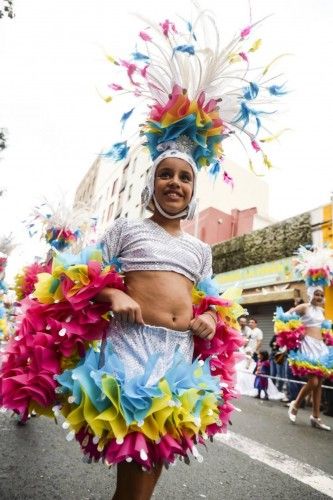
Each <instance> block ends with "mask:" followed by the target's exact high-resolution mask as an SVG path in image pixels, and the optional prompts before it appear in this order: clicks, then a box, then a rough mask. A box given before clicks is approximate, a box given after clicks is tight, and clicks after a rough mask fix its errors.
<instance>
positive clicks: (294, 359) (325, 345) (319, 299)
mask: <svg viewBox="0 0 333 500" xmlns="http://www.w3.org/2000/svg"><path fill="white" fill-rule="evenodd" d="M296 270H297V271H298V272H299V273H300V274H301V275H302V277H303V279H304V280H305V282H306V285H307V293H308V302H307V303H304V304H299V305H298V306H296V307H294V308H292V309H290V311H288V313H284V312H283V310H282V309H281V308H278V309H277V312H276V316H275V331H276V334H277V343H278V344H279V345H280V346H281V347H283V346H284V347H287V349H288V350H289V351H290V352H289V356H288V363H289V365H290V367H291V370H292V372H293V374H294V375H296V376H298V377H306V378H307V383H306V385H304V386H303V387H302V389H301V390H300V392H299V394H298V396H297V398H296V400H295V401H292V402H291V403H290V405H289V410H288V415H289V419H290V421H291V422H293V423H295V422H296V417H297V411H298V409H299V408H300V405H301V403H302V401H303V399H304V398H305V397H306V396H307V395H308V394H310V393H312V405H313V409H312V415H311V416H310V423H311V425H312V426H313V427H315V428H317V429H322V430H326V431H330V430H331V428H330V427H329V426H328V425H325V424H324V423H323V422H322V421H321V419H320V402H321V386H322V382H323V380H324V379H328V380H333V335H332V330H331V322H330V321H328V320H325V316H324V310H323V305H324V287H325V286H330V285H331V284H332V278H333V274H332V272H333V251H332V249H330V248H313V249H311V250H309V249H307V248H305V247H300V249H299V251H298V254H297V258H296Z"/></svg>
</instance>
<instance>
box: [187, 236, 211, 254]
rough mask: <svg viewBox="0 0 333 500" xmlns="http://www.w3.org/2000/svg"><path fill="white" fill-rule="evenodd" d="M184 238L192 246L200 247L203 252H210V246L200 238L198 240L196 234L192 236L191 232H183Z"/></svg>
mask: <svg viewBox="0 0 333 500" xmlns="http://www.w3.org/2000/svg"><path fill="white" fill-rule="evenodd" d="M184 235H185V238H186V239H187V240H188V241H190V242H191V244H192V245H193V246H196V247H199V248H201V249H202V251H203V253H204V254H207V253H211V247H210V245H208V243H205V242H204V241H202V240H199V238H197V237H196V236H193V235H192V234H189V233H186V232H184Z"/></svg>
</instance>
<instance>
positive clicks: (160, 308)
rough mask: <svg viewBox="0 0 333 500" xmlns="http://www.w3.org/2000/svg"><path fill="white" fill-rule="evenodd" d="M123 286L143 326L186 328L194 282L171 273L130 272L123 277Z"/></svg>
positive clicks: (190, 310) (190, 315) (187, 327)
mask: <svg viewBox="0 0 333 500" xmlns="http://www.w3.org/2000/svg"><path fill="white" fill-rule="evenodd" d="M125 283H126V286H127V293H128V295H129V296H130V297H131V298H132V299H133V300H135V301H136V302H137V303H138V304H139V305H140V307H141V312H142V317H143V320H144V322H145V324H146V325H153V326H164V327H165V328H170V329H173V330H180V331H185V330H188V329H189V322H190V321H191V319H192V293H191V292H192V288H193V283H192V281H190V280H189V279H188V278H186V277H185V276H183V275H181V274H178V273H175V272H171V271H131V272H128V273H126V274H125Z"/></svg>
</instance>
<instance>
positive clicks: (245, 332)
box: [238, 316, 251, 348]
mask: <svg viewBox="0 0 333 500" xmlns="http://www.w3.org/2000/svg"><path fill="white" fill-rule="evenodd" d="M238 323H239V325H240V328H241V334H242V337H243V338H244V339H245V345H244V348H246V345H247V343H248V340H249V336H250V333H251V330H250V328H249V326H248V324H247V317H246V316H240V317H239V318H238Z"/></svg>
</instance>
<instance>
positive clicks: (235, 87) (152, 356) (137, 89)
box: [2, 11, 284, 499]
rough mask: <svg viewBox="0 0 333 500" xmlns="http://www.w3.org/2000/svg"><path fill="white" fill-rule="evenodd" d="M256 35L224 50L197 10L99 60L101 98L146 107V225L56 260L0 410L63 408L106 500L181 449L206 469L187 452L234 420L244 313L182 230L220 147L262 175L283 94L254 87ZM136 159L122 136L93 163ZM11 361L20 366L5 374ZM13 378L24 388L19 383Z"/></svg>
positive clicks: (135, 491) (148, 488) (210, 22)
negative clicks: (114, 469)
mask: <svg viewBox="0 0 333 500" xmlns="http://www.w3.org/2000/svg"><path fill="white" fill-rule="evenodd" d="M254 28H255V25H254V24H253V25H250V26H247V27H245V28H244V29H243V30H242V31H241V32H240V33H239V35H237V36H236V37H235V38H234V39H233V40H232V41H231V42H230V44H228V46H226V47H221V46H220V40H219V30H218V29H217V27H216V26H215V22H214V18H213V15H212V14H210V13H209V12H208V11H204V12H199V15H198V18H197V19H196V20H195V22H194V23H193V24H192V23H189V22H188V23H187V22H185V23H184V22H183V21H181V23H180V28H178V27H177V26H176V25H175V24H174V23H173V22H171V21H169V20H165V21H163V22H162V23H160V24H159V25H154V26H152V27H151V28H148V29H145V31H141V32H140V34H139V37H140V41H141V42H142V43H144V45H145V47H144V49H143V52H139V51H138V50H136V51H135V52H134V53H133V54H132V56H131V60H130V61H125V60H123V59H119V60H116V59H114V58H112V57H111V56H109V60H110V61H111V62H112V63H113V64H115V66H116V68H117V69H119V70H121V69H123V70H124V71H125V74H126V84H122V83H118V82H115V83H111V84H110V85H109V87H110V88H111V89H112V90H114V91H115V92H116V93H117V92H120V93H127V95H128V93H129V92H130V93H131V94H132V95H133V97H134V98H135V99H140V98H142V101H143V102H144V103H146V104H148V105H149V115H148V118H147V116H145V124H144V125H143V127H142V128H141V130H140V137H141V139H143V141H144V146H145V147H146V148H147V147H148V150H149V153H150V156H151V160H152V162H153V164H152V167H151V171H150V177H149V181H148V184H147V186H146V188H145V189H144V192H143V197H142V200H143V205H144V206H145V207H146V208H148V209H150V210H151V211H152V214H153V215H152V217H151V218H148V219H145V220H143V221H142V220H140V221H127V220H126V219H118V220H116V221H115V223H114V224H113V225H112V226H111V228H110V229H109V230H108V231H107V232H106V234H105V236H104V237H103V256H104V260H103V262H101V255H100V252H99V250H98V249H97V250H96V249H95V250H86V251H85V252H82V253H81V254H80V255H76V256H73V255H57V256H56V258H55V259H54V260H53V263H52V269H51V272H50V273H45V275H44V276H40V278H39V281H38V283H37V286H36V290H35V297H36V301H37V303H36V304H34V305H33V306H32V307H31V309H30V312H29V315H30V316H29V319H30V321H29V330H28V329H25V328H24V326H23V327H22V328H21V331H20V333H21V334H22V339H21V338H19V339H18V342H17V343H16V344H15V345H12V346H11V350H10V351H8V356H7V360H6V373H4V375H3V376H2V400H3V403H4V405H5V406H6V407H10V408H13V409H16V410H17V411H20V412H26V411H27V408H31V407H33V408H34V409H36V411H38V412H39V413H45V414H48V415H50V414H52V412H53V413H54V414H55V415H56V414H57V413H59V411H61V413H62V414H63V416H64V417H65V419H66V421H65V422H64V424H63V427H64V428H66V429H68V430H69V432H68V435H67V439H68V440H70V439H73V438H74V437H75V438H76V439H77V440H78V441H79V442H80V445H81V447H82V451H83V453H84V454H85V455H86V457H87V460H92V459H93V460H99V459H101V460H102V461H104V462H105V463H106V464H108V465H111V464H118V477H117V489H116V493H115V496H114V498H115V499H123V498H140V499H148V498H150V497H151V495H152V492H153V489H154V487H155V484H156V482H157V480H158V477H159V475H160V473H161V469H162V465H163V464H164V465H166V466H168V464H170V463H173V462H174V460H175V458H176V457H177V456H180V457H182V458H183V459H184V460H185V462H186V463H188V461H189V454H192V455H193V456H194V457H195V458H197V459H198V460H199V461H202V457H201V455H200V453H199V451H198V449H197V447H196V445H197V444H200V443H204V440H205V439H206V438H207V437H210V438H213V436H214V435H215V434H216V433H218V432H222V431H223V430H225V429H226V425H227V423H228V421H229V420H230V413H231V411H232V409H233V407H232V405H231V402H230V399H231V398H233V397H235V392H234V380H233V379H234V372H235V369H234V365H235V362H236V360H237V353H236V354H235V351H237V350H238V349H239V348H240V346H241V345H242V339H241V337H240V335H239V333H238V331H237V318H238V317H239V316H240V315H241V314H242V308H241V307H240V306H237V304H236V305H234V304H232V301H231V300H230V299H229V294H230V292H229V293H228V292H227V293H226V294H225V296H222V297H219V295H218V292H217V288H216V287H215V286H214V284H213V283H212V282H211V281H210V278H209V277H210V275H211V260H212V259H211V251H210V248H209V246H208V245H205V244H204V243H202V242H201V241H199V240H197V239H196V238H194V237H192V236H189V235H187V234H185V233H183V232H182V230H181V225H180V223H181V220H182V219H184V218H192V217H193V215H194V212H195V208H196V185H197V182H198V171H199V170H200V169H202V168H208V169H209V172H210V173H211V174H212V175H213V176H214V177H216V176H217V174H218V173H219V172H220V171H221V170H223V167H222V165H221V163H222V159H223V151H222V145H221V142H222V140H224V139H226V138H228V137H231V138H232V137H236V138H237V139H239V140H241V141H242V139H241V137H242V136H244V137H245V141H243V142H246V141H248V144H249V146H250V148H251V151H252V152H253V154H254V155H256V154H258V153H259V154H260V155H261V157H262V160H263V163H264V165H266V166H270V162H269V160H268V158H267V156H266V154H265V153H264V152H263V150H262V147H261V144H260V139H258V134H259V133H260V131H261V119H262V117H264V116H266V114H267V113H268V110H269V105H270V104H271V103H272V102H274V101H276V100H277V99H278V97H279V96H280V95H281V94H283V93H284V90H283V88H282V86H278V85H274V84H273V83H272V76H270V77H266V74H267V72H268V71H269V70H270V69H271V67H272V65H271V64H270V65H268V66H267V67H266V68H264V69H263V70H262V71H260V72H259V75H258V74H257V75H256V76H254V71H253V72H250V69H249V58H250V57H251V55H252V52H255V51H256V50H257V48H259V46H260V41H259V40H255V41H254V42H253V43H252V44H251V43H250V41H249V37H250V35H251V32H252V31H253V30H254ZM255 72H258V69H257V68H256V70H255ZM250 75H251V76H250ZM258 96H259V97H258ZM257 97H258V106H259V108H260V109H258V108H257V107H256V99H257ZM106 100H107V101H110V100H111V99H110V97H107V98H106ZM132 113H133V109H131V110H129V111H127V112H126V113H124V114H123V116H122V119H121V122H122V126H123V128H124V126H125V124H126V121H127V120H128V118H129V117H130V116H131V115H132ZM265 130H266V129H265ZM239 136H240V137H239ZM271 139H272V137H270V138H269V139H268V138H267V141H268V142H269V140H271ZM143 141H142V140H141V144H142V142H143ZM261 141H262V142H266V138H262V139H261ZM243 142H242V143H243ZM137 150H138V148H137V147H136V146H133V148H132V150H131V151H129V147H128V146H127V141H123V142H119V143H117V144H115V145H114V146H113V147H112V148H111V150H110V151H109V152H108V153H106V154H105V156H107V157H109V158H112V159H115V160H123V159H125V158H126V157H127V155H128V153H130V156H131V161H134V159H135V154H136V153H137ZM250 165H251V166H252V160H250ZM223 177H224V179H225V180H226V181H228V180H229V181H230V177H229V176H228V174H227V173H226V172H223ZM120 268H121V271H122V273H123V275H119V273H118V272H117V271H119V270H120ZM110 309H111V311H112V314H111V318H110V315H109V311H110ZM31 325H36V335H33V334H32V327H31ZM37 326H38V333H37ZM100 340H102V342H101V344H100V343H97V342H96V341H100ZM31 346H38V348H39V349H40V351H41V352H42V353H43V357H39V358H37V357H36V354H35V353H36V349H32V348H31ZM19 349H20V350H19ZM18 352H19V355H20V356H21V358H22V359H23V361H22V362H21V363H20V364H19V366H16V367H15V368H13V366H12V365H13V364H14V363H15V361H16V360H17V357H18ZM14 354H16V358H15V357H13V355H14ZM28 355H29V358H28V359H29V362H28V361H27V356H28ZM24 363H25V364H24ZM38 364H39V366H37V365H38ZM37 367H38V368H39V371H37ZM11 369H12V371H11ZM22 371H23V373H24V376H26V374H29V377H27V379H25V378H24V379H23V377H21V378H20V379H18V377H16V376H15V375H17V372H19V373H22ZM31 372H33V375H34V377H33V378H32V377H31ZM22 380H24V384H25V385H24V391H22V390H20V389H22V387H21V384H22ZM31 381H33V383H34V386H32V382H31ZM18 384H20V385H19V386H18ZM46 389H47V390H46ZM148 470H149V471H150V473H149V474H148V473H147V471H148Z"/></svg>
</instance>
